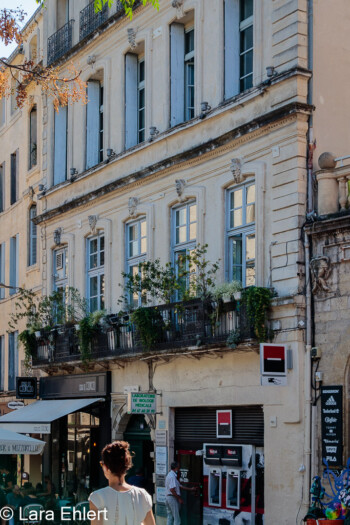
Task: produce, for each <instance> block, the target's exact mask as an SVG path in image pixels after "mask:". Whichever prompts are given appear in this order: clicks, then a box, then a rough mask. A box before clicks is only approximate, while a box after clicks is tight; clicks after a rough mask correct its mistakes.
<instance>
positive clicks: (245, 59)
mask: <svg viewBox="0 0 350 525" xmlns="http://www.w3.org/2000/svg"><path fill="white" fill-rule="evenodd" d="M252 71H253V51H247V52H246V53H244V54H243V55H241V77H245V76H246V75H248V74H249V73H252Z"/></svg>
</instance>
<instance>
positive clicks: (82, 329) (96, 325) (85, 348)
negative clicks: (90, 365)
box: [76, 310, 108, 363]
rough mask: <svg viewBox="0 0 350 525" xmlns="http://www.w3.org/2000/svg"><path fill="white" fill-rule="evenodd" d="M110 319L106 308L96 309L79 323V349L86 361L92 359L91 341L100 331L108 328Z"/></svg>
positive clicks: (83, 359)
mask: <svg viewBox="0 0 350 525" xmlns="http://www.w3.org/2000/svg"><path fill="white" fill-rule="evenodd" d="M107 325H108V320H107V316H106V312H105V310H96V311H95V312H91V313H89V314H87V315H85V316H84V317H83V318H82V319H80V321H79V323H78V327H77V328H76V329H77V332H78V337H79V349H80V354H81V359H82V361H83V362H84V363H85V362H87V361H90V359H91V353H92V352H91V343H92V340H93V337H94V336H96V335H97V334H98V333H99V332H101V331H103V330H105V331H106V330H107Z"/></svg>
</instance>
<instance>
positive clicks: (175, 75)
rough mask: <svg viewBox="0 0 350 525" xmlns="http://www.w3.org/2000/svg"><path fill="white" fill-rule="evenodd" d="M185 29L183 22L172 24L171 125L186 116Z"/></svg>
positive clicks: (181, 120) (178, 122)
mask: <svg viewBox="0 0 350 525" xmlns="http://www.w3.org/2000/svg"><path fill="white" fill-rule="evenodd" d="M184 61H185V29H184V26H183V25H182V24H171V26H170V106H171V107H170V126H171V127H173V126H176V125H177V124H180V123H181V122H183V121H184V118H185V64H184Z"/></svg>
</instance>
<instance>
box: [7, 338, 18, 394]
mask: <svg viewBox="0 0 350 525" xmlns="http://www.w3.org/2000/svg"><path fill="white" fill-rule="evenodd" d="M17 339H18V332H11V333H9V336H8V343H9V347H8V349H9V352H8V386H7V388H8V390H16V376H17V372H18V370H17V369H18V344H17Z"/></svg>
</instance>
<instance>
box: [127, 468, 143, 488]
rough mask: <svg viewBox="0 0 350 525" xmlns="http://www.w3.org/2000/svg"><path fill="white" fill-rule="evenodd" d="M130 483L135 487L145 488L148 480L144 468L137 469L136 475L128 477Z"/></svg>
mask: <svg viewBox="0 0 350 525" xmlns="http://www.w3.org/2000/svg"><path fill="white" fill-rule="evenodd" d="M128 483H129V484H130V485H133V486H134V487H140V488H141V489H145V488H146V483H147V481H146V478H145V476H144V475H143V469H142V468H139V469H137V471H136V472H135V475H134V476H130V478H128Z"/></svg>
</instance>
